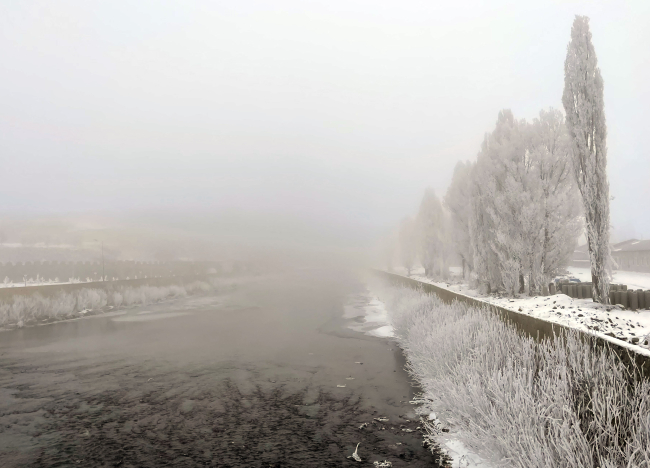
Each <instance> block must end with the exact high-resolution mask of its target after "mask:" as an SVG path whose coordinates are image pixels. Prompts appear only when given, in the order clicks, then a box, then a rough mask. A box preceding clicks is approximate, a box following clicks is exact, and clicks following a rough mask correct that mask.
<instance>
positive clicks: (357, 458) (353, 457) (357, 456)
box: [348, 442, 361, 462]
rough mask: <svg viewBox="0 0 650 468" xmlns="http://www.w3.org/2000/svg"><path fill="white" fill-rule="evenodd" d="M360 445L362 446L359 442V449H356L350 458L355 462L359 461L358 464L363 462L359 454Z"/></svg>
mask: <svg viewBox="0 0 650 468" xmlns="http://www.w3.org/2000/svg"><path fill="white" fill-rule="evenodd" d="M359 444H361V442H359V443H358V444H357V448H355V449H354V453H353V454H352V455H350V456H349V457H348V458H352V459H353V460H354V461H358V462H360V461H361V457H360V456H359V453H358V450H359Z"/></svg>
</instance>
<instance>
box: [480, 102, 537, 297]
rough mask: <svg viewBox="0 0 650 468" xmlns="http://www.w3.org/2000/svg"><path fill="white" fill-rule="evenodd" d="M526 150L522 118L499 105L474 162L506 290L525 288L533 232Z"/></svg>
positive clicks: (494, 251) (494, 250)
mask: <svg viewBox="0 0 650 468" xmlns="http://www.w3.org/2000/svg"><path fill="white" fill-rule="evenodd" d="M526 150H527V148H526V123H525V121H518V120H516V119H515V118H514V116H513V115H512V112H511V111H510V110H503V111H501V112H499V116H498V119H497V124H496V128H495V129H494V131H493V132H492V133H491V134H489V135H487V137H486V139H485V142H484V144H483V147H482V149H481V152H480V153H479V155H478V158H477V163H476V164H477V168H478V170H479V171H480V172H479V176H480V183H481V184H482V186H483V187H482V194H483V196H482V198H483V199H482V202H481V203H482V208H483V209H484V210H485V212H486V213H487V216H488V218H489V219H488V225H487V226H486V228H487V229H489V230H490V232H491V235H490V239H489V245H488V246H489V248H491V250H492V251H493V253H494V254H495V255H496V260H497V263H498V265H497V267H498V269H499V272H500V277H501V286H502V287H503V288H505V290H506V292H507V293H509V294H515V293H517V292H522V291H523V286H524V272H525V268H526V267H527V263H526V248H527V247H528V246H529V245H530V244H531V243H532V242H534V238H533V237H534V234H535V233H536V232H537V229H536V228H537V226H536V225H535V223H536V222H537V216H536V213H535V212H536V209H537V208H536V203H535V200H533V199H532V197H531V191H530V190H528V185H529V182H530V177H529V176H528V172H529V171H530V166H531V161H530V158H528V157H527V151H526ZM484 229H485V228H484ZM493 261H494V260H492V262H493Z"/></svg>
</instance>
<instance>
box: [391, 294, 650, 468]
mask: <svg viewBox="0 0 650 468" xmlns="http://www.w3.org/2000/svg"><path fill="white" fill-rule="evenodd" d="M385 296H386V297H385V298H384V299H385V300H386V302H387V305H388V310H389V312H390V315H391V321H392V324H393V326H394V327H395V330H396V337H397V339H398V341H399V343H400V345H401V346H402V348H403V349H404V350H405V352H406V355H407V360H408V364H407V367H408V370H409V371H410V373H411V374H412V375H413V376H414V377H415V378H417V379H418V380H419V381H420V383H421V384H422V388H423V389H424V394H423V396H422V403H424V410H426V411H435V412H436V413H437V414H438V415H440V417H441V419H445V420H446V421H447V422H449V423H451V424H454V425H456V426H457V427H458V428H459V429H460V431H459V437H460V438H461V439H462V440H463V442H464V443H466V444H467V445H468V446H470V447H473V448H474V449H475V450H477V451H479V452H482V453H483V454H485V455H487V456H489V457H490V458H493V459H495V460H500V461H501V462H504V463H507V465H508V466H515V467H521V468H536V467H540V468H541V467H572V468H583V467H590V466H593V467H602V468H605V467H638V468H650V452H649V449H648V447H650V384H649V383H648V382H647V381H639V380H634V378H633V377H632V376H630V374H629V372H628V370H627V369H626V367H625V366H624V365H623V364H622V363H621V361H620V359H619V358H618V356H616V355H615V354H614V353H613V352H612V351H611V350H609V349H608V348H603V347H597V346H595V344H594V343H590V342H585V341H581V340H580V338H579V336H578V334H577V332H574V333H569V334H567V335H566V336H563V337H557V338H556V339H555V340H546V341H543V342H536V341H535V340H533V339H532V338H528V337H525V336H523V335H521V334H519V333H518V332H516V331H515V330H514V329H513V328H512V327H510V326H509V325H507V324H506V323H504V322H503V321H501V320H500V319H499V318H497V317H495V316H494V315H492V314H491V313H489V312H488V311H487V310H483V309H477V308H473V307H468V306H467V305H465V304H460V303H454V304H452V305H447V304H443V303H442V302H441V301H440V300H439V299H438V298H437V297H436V296H432V295H427V294H423V293H422V292H419V291H414V290H412V289H408V288H396V289H388V290H386V291H385ZM426 426H427V428H428V430H429V431H430V432H431V433H435V428H434V427H433V426H432V425H430V424H427V425H426Z"/></svg>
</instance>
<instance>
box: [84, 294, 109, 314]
mask: <svg viewBox="0 0 650 468" xmlns="http://www.w3.org/2000/svg"><path fill="white" fill-rule="evenodd" d="M107 303H108V295H107V294H106V291H104V290H103V289H81V290H79V291H78V292H77V310H78V311H81V310H85V309H90V310H92V309H99V308H101V307H104V306H105V305H106V304H107Z"/></svg>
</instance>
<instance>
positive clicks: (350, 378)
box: [345, 377, 354, 380]
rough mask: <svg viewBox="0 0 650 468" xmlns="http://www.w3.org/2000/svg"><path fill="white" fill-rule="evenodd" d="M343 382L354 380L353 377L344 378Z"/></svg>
mask: <svg viewBox="0 0 650 468" xmlns="http://www.w3.org/2000/svg"><path fill="white" fill-rule="evenodd" d="M345 380H354V377H346V378H345Z"/></svg>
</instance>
